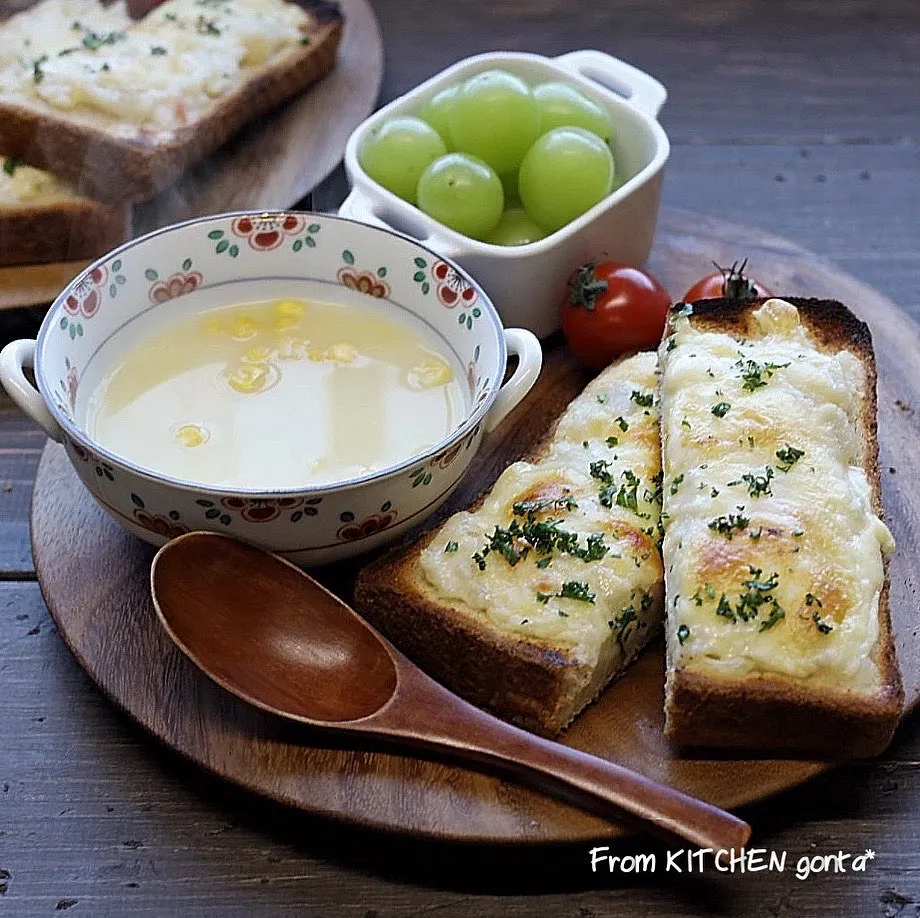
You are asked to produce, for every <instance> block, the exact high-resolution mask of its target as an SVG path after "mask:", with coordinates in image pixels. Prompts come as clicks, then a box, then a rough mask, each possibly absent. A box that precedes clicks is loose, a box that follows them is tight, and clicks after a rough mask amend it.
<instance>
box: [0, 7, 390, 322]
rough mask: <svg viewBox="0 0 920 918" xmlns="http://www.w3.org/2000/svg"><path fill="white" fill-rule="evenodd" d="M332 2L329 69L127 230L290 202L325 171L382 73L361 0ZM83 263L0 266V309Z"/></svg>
mask: <svg viewBox="0 0 920 918" xmlns="http://www.w3.org/2000/svg"><path fill="white" fill-rule="evenodd" d="M339 5H340V6H341V9H342V15H343V16H344V17H345V31H344V34H343V36H342V42H341V44H340V46H339V53H338V58H337V60H336V65H335V67H334V68H333V69H332V71H331V72H330V73H329V74H328V75H327V76H325V77H324V78H323V79H322V80H320V81H319V82H318V83H315V84H313V85H312V86H310V87H309V88H308V89H307V90H306V91H305V92H304V93H303V94H301V95H300V96H298V97H297V98H296V99H293V100H292V101H291V102H289V103H288V104H287V105H285V106H283V107H282V108H280V109H279V110H278V111H277V112H275V113H273V114H271V115H268V116H266V117H265V118H261V119H259V120H258V121H256V122H254V123H253V124H251V125H247V126H246V127H245V128H243V130H242V131H240V132H239V133H238V134H237V135H236V136H235V137H233V138H231V139H230V140H229V141H228V142H227V143H225V144H224V145H223V146H222V147H221V148H220V149H219V150H216V151H215V152H214V153H213V154H212V155H211V156H209V157H207V158H206V159H204V160H202V162H200V163H198V164H197V165H196V166H194V167H192V168H191V169H189V170H188V171H187V172H186V173H185V174H184V175H183V176H182V178H181V179H180V180H179V181H178V182H177V183H176V184H175V185H174V186H172V187H171V188H168V189H166V191H163V192H162V193H161V194H159V195H158V196H157V197H156V198H154V199H153V200H152V201H147V202H146V203H144V204H139V205H137V206H136V207H135V208H134V217H133V226H132V236H140V235H142V234H143V233H146V232H149V231H150V230H152V229H157V228H158V227H161V226H167V225H169V224H170V223H178V222H179V221H181V220H188V219H190V218H191V217H197V216H202V215H204V214H214V213H221V212H223V211H231V210H249V209H252V210H277V209H283V208H286V207H291V206H292V205H293V204H295V203H296V202H298V201H299V200H300V199H301V198H303V197H304V196H306V195H307V194H309V193H310V191H312V190H313V189H314V188H315V187H316V186H317V185H318V184H319V183H320V182H321V181H322V180H323V179H324V178H325V177H326V176H327V175H329V173H330V172H332V170H333V169H334V168H335V167H336V166H337V165H338V163H339V161H340V160H341V158H342V154H343V153H344V151H345V142H346V141H347V140H348V137H349V135H350V134H351V132H352V131H353V130H354V129H355V128H356V127H357V126H358V124H360V122H361V121H363V120H364V119H365V118H366V117H367V116H368V115H369V114H370V113H371V112H372V111H373V109H374V106H375V105H376V103H377V96H378V95H379V92H380V83H381V80H382V79H383V44H382V42H381V38H380V29H379V27H378V25H377V20H376V18H375V16H374V12H373V10H372V9H371V7H370V4H369V3H368V2H367V0H339ZM99 254H100V255H101V254H103V253H101V252H100V253H99ZM87 264H89V262H88V261H75V262H74V261H71V262H61V263H56V264H50V265H23V266H15V267H10V268H0V310H3V309H13V308H16V307H20V306H35V305H39V304H42V303H49V302H51V301H52V300H53V299H54V298H55V297H56V296H57V295H58V293H59V292H60V290H61V289H62V288H63V287H65V286H66V285H67V284H68V283H69V282H70V281H71V280H72V279H73V278H74V277H76V276H77V274H79V273H80V271H82V270H83V269H84V268H85V267H86V266H87Z"/></svg>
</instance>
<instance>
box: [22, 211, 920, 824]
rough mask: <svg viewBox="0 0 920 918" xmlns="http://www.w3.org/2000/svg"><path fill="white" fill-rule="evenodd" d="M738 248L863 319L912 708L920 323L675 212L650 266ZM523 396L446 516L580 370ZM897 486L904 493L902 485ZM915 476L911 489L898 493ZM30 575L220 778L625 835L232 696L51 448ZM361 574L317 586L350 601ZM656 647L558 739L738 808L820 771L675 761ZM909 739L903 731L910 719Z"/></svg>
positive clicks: (686, 278) (864, 291) (724, 257)
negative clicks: (207, 670)
mask: <svg viewBox="0 0 920 918" xmlns="http://www.w3.org/2000/svg"><path fill="white" fill-rule="evenodd" d="M742 255H746V256H748V257H749V259H750V263H751V267H752V269H753V272H754V273H756V275H757V276H760V277H763V278H765V279H767V280H768V281H769V283H770V286H771V287H773V289H775V290H777V291H779V292H780V293H785V294H788V295H793V294H800V295H816V296H827V297H835V298H837V299H840V300H842V301H843V302H845V303H847V304H849V305H850V306H851V307H852V308H853V309H854V310H855V311H856V312H858V313H859V314H860V316H862V317H863V318H864V319H865V320H867V321H868V322H869V324H870V325H871V327H872V330H873V333H874V337H875V345H876V351H877V357H878V369H879V427H880V436H879V439H880V441H881V462H880V465H881V469H882V488H883V497H884V505H885V511H886V515H887V519H888V522H889V525H890V526H891V528H892V530H893V532H894V535H895V538H896V539H897V541H898V550H897V553H896V554H895V556H894V558H893V560H892V562H891V578H892V584H891V608H892V614H893V619H894V625H895V628H896V630H897V634H898V652H899V657H900V661H901V666H902V668H903V671H904V678H905V689H906V693H907V701H908V706H909V707H911V708H912V707H914V706H915V705H916V704H917V701H918V698H920V638H918V628H920V619H918V609H917V593H916V590H917V570H916V567H917V563H916V558H917V557H918V555H920V529H918V521H920V512H918V511H920V491H918V489H917V488H916V486H915V484H916V482H917V481H918V480H920V414H915V413H914V407H916V409H918V410H920V379H918V377H917V375H916V368H917V367H920V331H918V328H917V327H916V326H915V325H914V324H912V323H911V321H910V320H909V319H908V318H907V317H906V316H904V315H903V314H902V313H900V312H899V311H898V309H897V308H896V307H895V306H894V305H893V304H892V303H891V302H890V301H889V300H887V299H885V298H884V297H883V296H882V295H881V294H879V293H878V292H876V291H874V290H872V289H870V288H868V287H866V286H864V285H862V284H860V283H859V282H857V281H856V280H854V279H852V278H850V277H848V276H846V275H844V274H842V273H840V272H839V271H838V270H836V269H835V268H833V267H832V266H830V265H828V264H827V263H824V262H822V261H820V260H819V259H817V258H816V257H814V256H812V255H811V254H809V253H808V252H805V251H803V250H802V249H800V248H797V247H796V246H794V245H792V244H791V243H788V242H785V241H783V240H781V239H777V238H775V237H770V236H766V235H764V234H763V233H760V232H758V231H756V230H752V229H745V228H742V227H737V226H731V225H729V224H726V223H722V222H719V221H717V220H710V219H706V218H701V217H698V216H696V215H691V214H687V213H684V212H676V211H666V212H664V214H663V215H662V220H661V226H660V230H659V234H658V239H657V243H656V246H655V249H654V252H653V255H652V258H651V260H650V263H649V267H650V270H651V271H652V272H653V273H654V274H655V275H656V276H657V277H659V278H660V279H661V280H662V282H663V283H664V284H665V286H666V287H667V288H668V289H669V290H671V291H672V293H674V294H677V295H679V294H680V293H681V292H682V291H683V290H685V289H686V288H687V286H688V285H689V283H690V282H691V281H692V280H693V279H694V278H695V277H696V276H698V275H700V274H703V273H707V272H708V270H709V269H710V267H711V262H712V260H713V259H715V260H716V261H718V262H719V263H720V264H730V263H731V262H732V260H733V259H736V258H738V257H739V256H742ZM546 356H547V360H546V367H545V369H544V372H543V374H542V376H541V378H540V381H539V382H538V384H537V386H536V387H535V389H534V390H533V392H532V393H531V394H530V395H529V396H528V398H527V399H526V400H525V402H524V403H523V404H522V405H521V406H520V407H519V408H518V409H517V410H516V411H515V413H514V414H513V415H512V416H511V417H510V418H509V419H508V420H507V421H506V422H505V423H504V424H503V425H502V427H501V428H500V430H499V431H497V432H496V433H495V434H493V435H492V436H491V437H490V438H489V439H488V440H487V441H486V442H485V443H484V444H483V448H482V450H481V451H480V454H479V455H478V456H477V459H476V461H475V462H474V465H473V466H472V467H471V470H470V472H469V473H468V476H467V478H465V479H464V482H463V483H462V485H461V487H460V488H459V489H458V492H457V493H456V495H455V496H454V498H452V500H451V505H450V507H448V508H446V510H445V512H447V511H450V510H454V509H457V508H459V507H462V506H464V505H466V504H467V503H469V502H470V501H471V500H472V499H473V498H474V497H475V496H476V494H477V493H478V492H479V491H480V490H482V489H483V488H485V487H487V486H489V485H490V484H491V482H492V481H493V480H494V479H495V477H496V476H497V475H498V474H499V472H500V471H501V470H502V469H503V468H504V467H505V466H506V465H507V464H508V463H509V462H510V461H512V460H514V459H515V458H517V457H518V456H519V455H521V453H523V452H524V451H525V450H526V449H528V448H529V447H530V446H531V445H532V443H533V441H534V440H536V439H537V438H538V437H539V436H540V435H541V434H542V433H543V431H544V430H545V429H546V428H547V426H548V425H549V423H550V421H551V420H552V419H553V418H554V417H555V416H556V415H557V414H558V413H559V412H560V411H561V410H562V408H563V407H564V406H565V405H566V404H567V402H568V401H569V400H570V399H571V398H573V397H574V396H575V395H576V394H577V393H578V392H579V391H580V390H581V388H582V387H583V386H584V384H585V383H586V381H587V379H588V376H587V375H586V374H585V373H584V372H583V371H581V370H579V369H578V368H577V367H576V366H574V364H573V362H572V360H571V358H570V357H569V356H568V355H567V353H566V351H565V349H564V347H563V346H562V345H560V344H559V343H558V342H556V341H551V342H548V347H547V355H546ZM900 482H904V483H905V486H904V487H899V483H900ZM909 482H913V483H914V486H913V487H908V486H907V483H909ZM32 540H33V551H34V555H35V568H36V571H37V573H38V578H39V581H40V583H41V587H42V591H43V593H44V596H45V600H46V602H47V603H48V607H49V608H50V610H51V614H52V615H53V616H54V619H55V621H56V622H57V626H58V630H59V632H60V634H61V636H62V637H63V638H64V640H65V641H66V642H67V644H68V646H69V647H70V649H71V650H72V651H73V653H74V655H75V656H76V658H77V660H78V661H79V662H80V664H81V666H83V668H84V669H85V670H86V671H87V673H89V675H90V676H91V678H92V679H93V680H95V682H96V683H97V684H98V685H99V687H100V688H101V689H102V690H103V692H105V694H106V695H107V696H108V697H109V698H111V699H112V700H113V701H114V702H115V703H116V704H118V705H119V706H120V707H122V708H123V709H124V710H126V711H127V712H128V713H129V714H130V715H131V716H133V717H134V718H135V719H136V720H137V721H139V722H140V723H141V724H142V725H143V726H144V727H146V728H147V729H148V730H149V731H150V732H151V733H153V734H154V735H155V736H157V737H159V738H160V739H161V740H163V741H164V742H165V743H167V744H168V745H169V746H171V747H172V748H174V749H176V750H178V751H180V752H182V753H184V754H185V755H187V756H188V757H189V758H191V759H192V760H194V761H195V762H197V763H199V764H200V765H202V766H203V767H205V768H207V769H210V770H211V771H213V772H214V773H215V774H217V775H220V776H221V777H223V778H225V779H227V780H229V781H232V782H235V783H237V784H239V785H243V786H245V787H247V788H249V789H251V790H253V791H256V792H257V793H260V794H263V795H265V796H266V797H270V798H272V799H274V800H278V801H281V802H283V803H286V804H290V805H292V806H295V807H300V808H302V809H304V810H308V811H311V812H314V813H321V814H325V815H328V816H333V817H338V818H340V819H343V820H347V821H351V822H354V823H360V824H363V825H368V826H374V827H378V828H383V829H389V830H394V831H399V832H404V833H412V834H417V835H425V836H432V837H438V838H450V839H458V840H466V841H490V842H561V841H566V842H571V841H586V840H589V839H594V838H599V837H603V836H611V835H617V834H623V833H624V832H625V831H626V830H625V829H624V828H621V827H620V826H618V825H612V824H611V823H608V822H605V821H604V820H602V819H599V818H596V817H593V816H590V815H587V814H585V813H582V812H580V811H579V810H576V809H573V808H571V807H569V806H567V805H565V804H563V803H557V802H555V801H553V800H550V799H548V798H545V797H543V796H542V795H540V794H539V793H537V792H535V791H530V790H527V789H524V788H521V787H517V786H514V785H511V784H507V783H505V782H503V781H501V780H499V779H498V778H496V777H493V776H492V775H490V774H488V773H486V772H480V771H474V770H470V769H468V768H465V767H460V766H454V765H452V764H449V763H448V762H447V761H446V760H440V759H435V758H425V759H423V758H414V757H412V756H410V755H407V754H403V753H401V752H398V751H393V750H390V749H388V748H385V747H382V746H381V747H376V748H374V749H373V750H361V749H358V748H355V747H350V746H348V745H345V744H340V742H339V741H338V740H336V739H334V738H330V737H329V736H327V735H325V734H323V733H321V732H317V731H311V730H309V729H306V728H302V727H299V726H292V725H289V724H286V723H284V722H282V721H280V720H278V719H276V718H273V717H272V716H270V715H267V714H265V713H262V712H261V711H258V710H256V709H255V708H251V707H248V706H247V705H245V704H243V703H241V702H238V701H237V700H236V699H235V698H233V697H232V696H230V695H229V694H227V693H226V692H224V691H223V690H222V689H220V688H218V687H217V686H216V685H215V684H213V683H212V682H210V681H209V680H208V679H207V678H206V677H205V676H203V675H201V674H200V673H199V671H198V670H197V669H196V668H195V667H194V666H193V665H192V664H191V663H190V662H188V660H186V658H185V657H184V656H182V655H181V654H180V653H179V651H178V650H176V649H175V648H174V647H173V645H172V644H171V643H170V641H169V639H168V638H167V637H166V635H165V633H164V632H163V631H162V630H161V628H160V626H159V624H158V622H157V619H156V617H155V614H154V611H153V608H152V605H151V602H150V597H149V588H148V571H149V564H150V560H151V558H152V555H153V550H152V549H151V548H150V547H149V546H146V545H144V544H142V543H141V542H139V541H137V540H136V539H134V538H133V537H132V536H130V535H128V534H126V533H125V532H124V531H123V530H122V529H121V528H119V527H118V526H117V525H116V524H115V523H114V522H113V521H112V520H110V519H109V517H108V516H106V515H104V514H103V513H102V511H101V510H99V509H98V507H97V506H96V504H95V503H94V502H93V500H92V499H91V498H90V496H89V494H88V493H87V492H86V491H85V490H84V489H83V487H82V486H81V485H80V484H79V482H78V480H77V478H76V475H75V474H74V472H73V471H72V469H71V467H70V465H69V463H68V461H67V458H66V456H65V454H64V451H63V449H62V448H61V447H59V446H57V445H54V444H49V446H48V447H47V448H46V450H45V452H44V455H43V456H42V460H41V464H40V466H39V469H38V475H37V479H36V483H35V497H34V503H33V508H32ZM355 568H356V565H354V564H352V565H350V566H349V565H342V566H340V567H338V568H337V569H335V570H327V571H325V572H324V573H323V574H322V576H321V579H324V580H326V582H327V583H329V584H330V585H332V586H333V587H334V588H336V589H338V590H340V591H342V592H343V593H344V594H345V595H346V596H347V595H348V590H349V587H350V583H351V577H352V576H353V574H354V571H355ZM662 684H663V652H662V648H661V645H660V644H657V645H655V646H654V647H652V648H650V649H649V650H648V651H647V652H646V653H645V654H644V655H643V656H642V658H641V659H640V660H639V662H638V663H637V664H636V665H635V666H633V667H632V668H631V669H630V670H629V671H628V673H627V674H626V676H625V677H624V678H623V679H621V680H620V681H619V682H617V683H616V684H615V685H613V686H612V687H611V688H610V689H609V690H608V691H607V692H606V693H605V694H604V695H603V696H602V697H601V699H600V700H599V701H598V702H597V704H595V705H594V706H592V707H591V708H590V709H589V710H588V711H587V712H586V713H585V714H584V715H583V716H582V717H580V718H579V719H578V720H577V721H576V723H575V724H574V725H573V726H572V728H571V729H570V730H569V731H568V733H567V734H566V736H565V742H566V743H568V744H570V745H572V746H576V747H578V748H580V749H584V750H587V751H589V752H592V753H595V754H597V755H601V756H604V757H606V758H609V759H612V760H614V761H617V762H620V763H623V764H625V765H628V766H630V767H632V768H635V769H636V770H638V771H640V772H643V773H644V774H647V775H649V776H651V777H653V778H656V779H658V780H661V781H664V782H666V783H668V784H671V785H673V786H675V787H678V788H681V789H682V790H684V791H687V792H689V793H691V794H695V795H697V796H699V797H702V798H705V799H706V800H709V801H712V802H713V803H716V804H718V805H720V806H723V807H728V808H736V807H738V806H742V805H744V804H746V803H750V802H753V801H755V800H760V799H762V798H764V797H767V796H769V795H771V794H774V793H777V792H778V791H781V790H784V789H786V788H789V787H791V786H794V785H796V784H799V783H801V782H803V781H805V780H807V779H808V778H810V777H811V776H813V775H815V774H817V773H818V772H820V771H822V770H824V769H826V768H827V767H829V766H828V765H826V764H821V763H817V762H804V761H791V760H756V759H751V760H747V759H737V760H730V764H729V763H728V762H727V761H726V760H720V761H712V760H703V759H692V758H681V757H678V756H677V755H676V754H675V753H674V751H673V750H672V749H670V748H669V747H668V745H667V743H665V741H664V739H663V737H662V732H661V728H662V696H663V688H662ZM904 729H908V728H907V727H905V728H904Z"/></svg>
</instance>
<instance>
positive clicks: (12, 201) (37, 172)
mask: <svg viewBox="0 0 920 918" xmlns="http://www.w3.org/2000/svg"><path fill="white" fill-rule="evenodd" d="M75 196H76V194H75V192H74V190H73V188H71V186H70V185H68V184H67V183H66V182H63V181H61V179H59V178H57V176H54V175H52V174H51V173H50V172H45V171H44V170H43V169H35V168H33V167H32V166H26V165H23V164H22V163H16V162H14V161H11V160H8V159H5V158H4V157H2V156H0V210H3V209H4V208H6V209H12V208H18V207H22V206H24V205H26V206H31V205H35V204H56V203H60V202H63V201H67V200H70V199H72V198H74V197H75Z"/></svg>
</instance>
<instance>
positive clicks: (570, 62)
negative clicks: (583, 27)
mask: <svg viewBox="0 0 920 918" xmlns="http://www.w3.org/2000/svg"><path fill="white" fill-rule="evenodd" d="M555 62H556V63H557V64H559V66H560V67H564V68H565V69H566V70H569V71H571V72H572V73H576V74H578V75H579V76H583V77H585V78H586V79H589V80H594V82H595V83H600V84H601V86H604V87H605V88H607V89H611V90H613V91H614V92H616V93H619V94H620V95H621V96H624V97H625V98H626V99H627V100H628V101H629V103H630V104H631V105H634V106H635V107H636V108H639V109H641V110H642V111H644V112H647V113H648V114H649V115H651V116H652V117H653V118H655V117H657V116H658V112H659V111H661V106H662V105H664V103H665V102H666V101H667V98H668V91H667V90H666V89H665V88H664V86H662V85H661V83H659V82H658V80H656V79H655V78H654V77H653V76H650V75H649V74H647V73H646V72H645V71H644V70H639V68H638V67H633V66H632V64H627V63H626V61H621V60H620V59H619V58H618V57H613V56H612V55H610V54H604V52H603V51H587V50H586V51H570V52H569V53H568V54H561V55H560V56H559V57H557V58H555Z"/></svg>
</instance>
